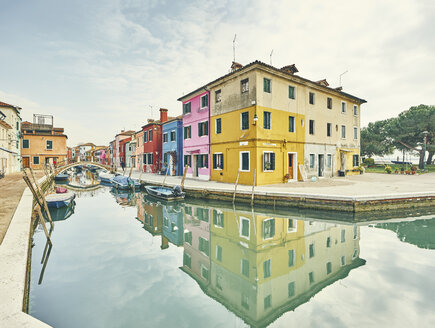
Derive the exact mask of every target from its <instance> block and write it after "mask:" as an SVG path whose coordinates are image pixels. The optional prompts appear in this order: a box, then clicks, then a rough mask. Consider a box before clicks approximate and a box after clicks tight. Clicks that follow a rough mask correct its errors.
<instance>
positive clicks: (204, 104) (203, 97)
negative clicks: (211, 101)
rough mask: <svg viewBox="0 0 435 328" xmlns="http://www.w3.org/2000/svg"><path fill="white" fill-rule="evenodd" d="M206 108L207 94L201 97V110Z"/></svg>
mask: <svg viewBox="0 0 435 328" xmlns="http://www.w3.org/2000/svg"><path fill="white" fill-rule="evenodd" d="M207 106H208V94H205V95H203V96H201V109H203V108H206V107H207Z"/></svg>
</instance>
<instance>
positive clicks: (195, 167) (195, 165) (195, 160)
mask: <svg viewBox="0 0 435 328" xmlns="http://www.w3.org/2000/svg"><path fill="white" fill-rule="evenodd" d="M198 156H199V155H193V176H194V177H197V176H198V171H199V168H198Z"/></svg>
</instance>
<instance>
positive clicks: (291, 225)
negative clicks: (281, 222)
mask: <svg viewBox="0 0 435 328" xmlns="http://www.w3.org/2000/svg"><path fill="white" fill-rule="evenodd" d="M297 230H298V221H297V220H295V219H287V232H295V231H297Z"/></svg>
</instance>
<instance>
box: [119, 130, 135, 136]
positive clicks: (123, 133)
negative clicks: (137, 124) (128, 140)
mask: <svg viewBox="0 0 435 328" xmlns="http://www.w3.org/2000/svg"><path fill="white" fill-rule="evenodd" d="M135 133H136V132H135V131H133V130H128V131H121V132H120V133H118V134H117V135H116V136H115V137H117V136H131V135H132V134H135Z"/></svg>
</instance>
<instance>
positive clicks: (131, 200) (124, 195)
mask: <svg viewBox="0 0 435 328" xmlns="http://www.w3.org/2000/svg"><path fill="white" fill-rule="evenodd" d="M110 193H111V194H112V195H113V196H114V197H115V199H116V202H117V203H118V204H119V205H122V206H136V205H137V200H136V199H137V198H139V197H140V194H137V193H135V192H133V191H129V190H117V189H115V188H112V189H111V190H110Z"/></svg>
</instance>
